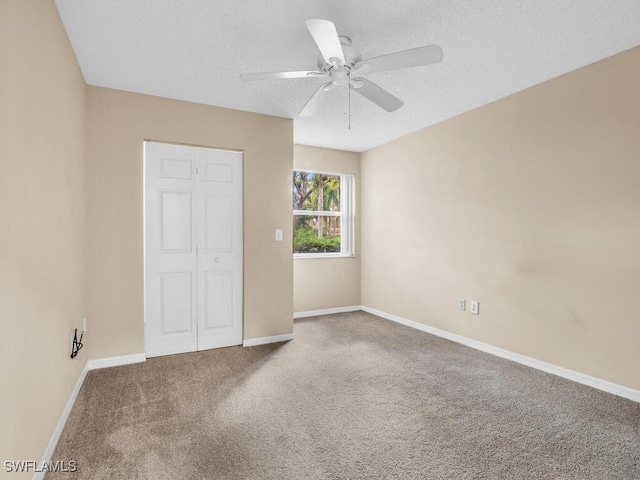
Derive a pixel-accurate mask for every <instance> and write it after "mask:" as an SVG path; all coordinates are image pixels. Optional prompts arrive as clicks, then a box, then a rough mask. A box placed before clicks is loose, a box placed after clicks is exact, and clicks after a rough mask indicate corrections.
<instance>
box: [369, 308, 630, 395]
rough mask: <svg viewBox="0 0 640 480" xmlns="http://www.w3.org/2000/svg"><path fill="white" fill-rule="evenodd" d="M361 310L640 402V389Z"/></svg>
mask: <svg viewBox="0 0 640 480" xmlns="http://www.w3.org/2000/svg"><path fill="white" fill-rule="evenodd" d="M361 308H362V310H363V311H364V312H367V313H371V314H373V315H377V316H378V317H382V318H385V319H387V320H391V321H392V322H396V323H400V324H402V325H405V326H407V327H411V328H415V329H416V330H421V331H423V332H426V333H430V334H432V335H435V336H437V337H442V338H446V339H447V340H451V341H452V342H456V343H460V344H462V345H466V346H467V347H471V348H475V349H476V350H480V351H482V352H486V353H490V354H492V355H495V356H497V357H501V358H506V359H507V360H511V361H512V362H516V363H521V364H522V365H526V366H528V367H531V368H535V369H537V370H542V371H543V372H547V373H551V374H553V375H557V376H559V377H562V378H566V379H567V380H572V381H574V382H577V383H581V384H583V385H587V386H589V387H593V388H596V389H598V390H602V391H604V392H608V393H612V394H613V395H617V396H619V397H623V398H626V399H628V400H632V401H634V402H640V390H634V389H633V388H629V387H625V386H623V385H619V384H617V383H612V382H608V381H606V380H601V379H599V378H596V377H592V376H590V375H585V374H584V373H580V372H575V371H573V370H569V369H568V368H563V367H559V366H557V365H553V364H551V363H547V362H543V361H542V360H537V359H535V358H531V357H527V356H525V355H520V354H519V353H515V352H512V351H510V350H505V349H503V348H499V347H494V346H493V345H489V344H487V343H482V342H478V341H477V340H472V339H470V338H467V337H463V336H462V335H457V334H455V333H450V332H447V331H444V330H440V329H438V328H435V327H430V326H428V325H424V324H422V323H418V322H414V321H412V320H407V319H406V318H402V317H399V316H397V315H393V314H391V313H386V312H382V311H380V310H376V309H374V308H369V307H365V306H364V305H363V306H362V307H361Z"/></svg>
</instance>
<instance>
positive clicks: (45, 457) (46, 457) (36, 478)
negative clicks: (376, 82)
mask: <svg viewBox="0 0 640 480" xmlns="http://www.w3.org/2000/svg"><path fill="white" fill-rule="evenodd" d="M87 371H88V369H87V364H85V365H84V368H83V369H82V372H81V373H80V376H79V377H78V381H77V382H76V386H75V387H74V389H73V391H72V392H71V396H70V397H69V400H68V401H67V404H66V405H65V407H64V410H63V411H62V415H60V419H59V420H58V424H57V425H56V428H55V430H54V431H53V435H51V439H50V440H49V444H48V445H47V448H45V450H44V453H43V454H42V460H41V461H40V465H44V464H45V462H49V461H50V460H51V457H52V456H53V452H54V450H55V449H56V445H58V440H60V435H62V431H63V430H64V426H65V425H66V424H67V419H68V418H69V414H70V413H71V409H72V408H73V404H74V403H76V398H77V397H78V393H79V392H80V388H81V387H82V384H83V383H84V377H86V376H87ZM45 473H46V470H43V471H42V472H36V473H35V474H34V475H33V480H41V479H43V478H44V474H45Z"/></svg>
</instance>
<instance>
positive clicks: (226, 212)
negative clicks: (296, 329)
mask: <svg viewBox="0 0 640 480" xmlns="http://www.w3.org/2000/svg"><path fill="white" fill-rule="evenodd" d="M196 190H197V192H198V194H197V202H198V225H199V228H198V350H206V349H209V348H217V347H226V346H229V345H239V344H241V343H242V154H241V153H240V152H232V151H225V150H212V149H205V148H201V149H198V178H197V187H196Z"/></svg>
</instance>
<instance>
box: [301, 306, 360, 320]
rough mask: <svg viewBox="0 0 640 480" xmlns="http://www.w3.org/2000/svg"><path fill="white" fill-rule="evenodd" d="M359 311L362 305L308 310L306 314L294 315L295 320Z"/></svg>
mask: <svg viewBox="0 0 640 480" xmlns="http://www.w3.org/2000/svg"><path fill="white" fill-rule="evenodd" d="M358 310H362V308H361V307H360V305H353V306H351V307H336V308H325V309H323V310H307V311H306V312H295V313H294V314H293V318H305V317H317V316H319V315H332V314H334V313H346V312H357V311H358Z"/></svg>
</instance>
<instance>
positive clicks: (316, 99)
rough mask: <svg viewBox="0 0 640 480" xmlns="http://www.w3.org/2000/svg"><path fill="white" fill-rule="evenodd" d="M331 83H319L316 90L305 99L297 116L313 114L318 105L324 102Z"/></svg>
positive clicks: (316, 110) (310, 115)
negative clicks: (305, 101)
mask: <svg viewBox="0 0 640 480" xmlns="http://www.w3.org/2000/svg"><path fill="white" fill-rule="evenodd" d="M332 85H333V84H332V83H331V82H329V83H325V84H324V85H320V88H318V90H316V92H315V93H314V94H313V95H312V96H311V98H310V99H309V100H308V101H307V103H306V104H305V105H304V107H302V110H300V113H298V116H299V117H312V116H314V115H315V114H316V113H317V112H318V110H319V108H320V105H322V103H323V102H324V99H325V98H326V94H327V92H328V91H329V90H331V88H332Z"/></svg>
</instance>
